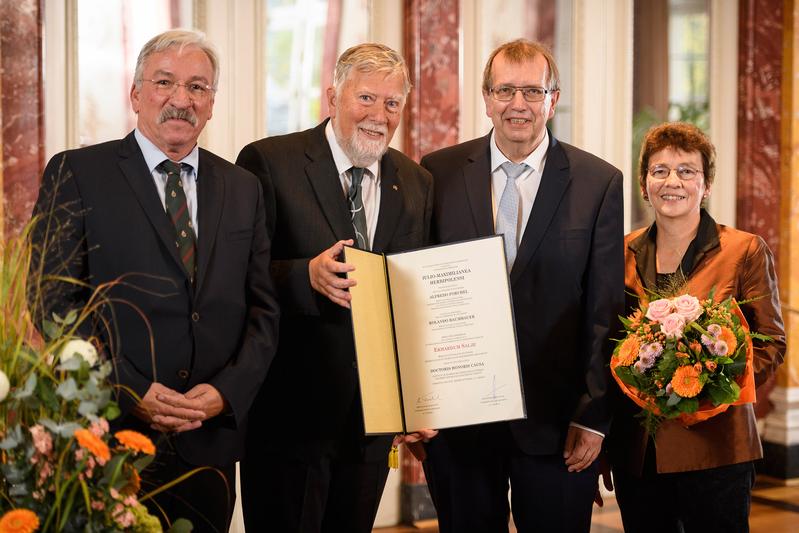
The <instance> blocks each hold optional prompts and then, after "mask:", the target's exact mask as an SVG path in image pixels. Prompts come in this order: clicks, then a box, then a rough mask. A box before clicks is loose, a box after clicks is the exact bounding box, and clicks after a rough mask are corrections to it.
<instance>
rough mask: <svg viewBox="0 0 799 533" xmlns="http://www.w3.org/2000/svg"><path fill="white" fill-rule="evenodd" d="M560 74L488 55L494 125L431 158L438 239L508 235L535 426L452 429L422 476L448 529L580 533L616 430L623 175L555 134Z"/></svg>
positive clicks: (501, 54) (514, 45) (514, 54)
mask: <svg viewBox="0 0 799 533" xmlns="http://www.w3.org/2000/svg"><path fill="white" fill-rule="evenodd" d="M558 83H559V80H558V70H557V66H556V65H555V61H554V59H553V58H552V55H551V54H550V52H549V51H548V50H547V49H546V48H545V47H543V46H542V45H540V44H538V43H534V42H531V41H527V40H517V41H513V42H509V43H506V44H503V45H502V46H500V47H499V48H497V49H496V50H494V52H493V53H492V54H491V56H490V57H489V59H488V63H487V65H486V67H485V71H484V74H483V99H484V101H485V105H486V114H487V115H488V116H489V117H491V120H492V122H493V124H494V128H493V130H492V131H491V132H490V133H489V134H488V135H486V136H485V137H482V138H478V139H475V140H472V141H468V142H465V143H463V144H459V145H457V146H453V147H450V148H446V149H444V150H440V151H437V152H434V153H432V154H429V155H427V156H426V157H425V158H424V159H422V166H424V167H425V168H427V169H428V170H430V172H431V173H432V174H433V178H434V187H435V191H436V193H435V202H434V208H433V228H434V231H433V240H435V241H438V242H440V243H446V242H452V241H458V240H462V239H470V238H475V237H481V236H486V235H491V234H494V233H501V234H503V235H504V237H505V253H506V259H507V263H508V272H509V276H510V283H511V290H512V293H513V306H514V312H515V317H516V334H517V340H518V345H519V354H520V360H521V361H520V362H521V370H522V377H523V381H524V394H525V401H526V407H527V418H526V419H523V420H514V421H509V422H502V423H496V424H486V425H481V426H473V427H467V428H460V429H451V430H442V431H441V432H440V434H439V436H438V437H436V438H435V439H433V440H432V441H431V442H430V443H429V444H427V445H426V450H427V454H428V457H427V460H426V461H425V472H426V474H427V479H428V482H429V485H430V490H431V494H432V496H433V501H434V503H435V505H436V509H437V511H438V516H439V526H440V528H441V531H442V532H463V531H492V532H498V531H507V530H508V518H509V512H510V508H509V503H508V485H509V484H510V486H511V488H512V490H511V502H510V504H511V506H512V509H513V518H514V521H515V524H516V527H517V529H518V531H520V532H524V531H568V532H573V531H584V532H588V531H589V529H590V521H591V505H592V500H593V497H594V495H595V493H596V490H597V467H596V464H595V459H596V458H597V455H598V454H599V451H600V448H601V445H602V440H603V438H604V435H605V434H606V433H607V431H608V427H609V424H610V418H609V409H608V406H607V400H608V394H607V389H608V386H609V379H610V376H609V373H608V368H607V366H608V362H609V359H610V355H611V352H612V348H611V345H610V343H609V341H608V339H609V337H611V336H613V334H615V333H616V331H617V329H618V326H617V320H618V319H617V316H618V315H619V314H620V313H621V312H622V310H623V304H624V254H623V248H622V246H623V244H622V243H623V234H624V231H623V214H624V211H623V207H622V175H621V172H620V171H619V170H618V169H616V168H614V167H613V166H611V165H609V164H608V163H606V162H604V161H602V160H600V159H598V158H596V157H594V156H592V155H591V154H588V153H586V152H584V151H582V150H579V149H577V148H575V147H573V146H570V145H568V144H565V143H561V142H559V141H558V140H557V139H556V138H555V137H554V136H553V135H552V133H551V132H549V131H548V130H547V128H546V122H547V120H549V119H550V118H552V116H553V115H554V114H555V106H556V105H557V102H558V97H559V94H560V93H559V87H558Z"/></svg>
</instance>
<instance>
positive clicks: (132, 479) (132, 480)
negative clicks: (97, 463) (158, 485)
mask: <svg viewBox="0 0 799 533" xmlns="http://www.w3.org/2000/svg"><path fill="white" fill-rule="evenodd" d="M122 468H123V470H124V471H125V472H127V474H128V482H127V483H126V484H125V486H123V487H122V488H121V489H119V492H121V493H122V494H125V495H130V494H136V493H137V492H139V489H141V477H140V476H139V472H137V471H136V468H135V467H134V466H133V465H131V464H127V463H126V464H125V465H124V466H123V467H122Z"/></svg>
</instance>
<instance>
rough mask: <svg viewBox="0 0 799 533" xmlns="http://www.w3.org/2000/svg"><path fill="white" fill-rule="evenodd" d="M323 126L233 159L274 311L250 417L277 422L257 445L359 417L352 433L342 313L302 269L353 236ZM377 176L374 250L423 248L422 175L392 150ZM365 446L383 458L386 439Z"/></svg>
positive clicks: (327, 443) (355, 399) (255, 146)
mask: <svg viewBox="0 0 799 533" xmlns="http://www.w3.org/2000/svg"><path fill="white" fill-rule="evenodd" d="M326 124H327V121H325V122H323V123H322V124H319V125H318V126H317V127H315V128H313V129H310V130H306V131H303V132H298V133H293V134H290V135H282V136H277V137H269V138H266V139H262V140H260V141H257V142H254V143H252V144H249V145H247V146H245V147H244V149H242V151H241V153H240V154H239V157H238V159H237V161H236V163H237V164H238V165H241V166H243V167H244V168H246V169H248V170H250V171H252V172H253V173H254V174H255V175H256V176H258V177H259V179H260V180H261V183H262V184H263V189H264V198H265V203H266V212H267V217H266V225H267V228H268V232H269V235H270V236H271V237H272V275H273V276H274V279H275V285H276V286H277V289H278V295H279V301H280V305H281V309H282V312H283V318H282V320H281V324H280V345H279V346H278V353H277V356H276V357H275V362H274V364H273V365H272V367H271V369H270V370H269V374H268V375H267V378H266V382H265V384H264V387H263V388H262V390H261V394H260V396H259V399H258V401H257V406H256V407H255V409H254V411H253V419H257V420H258V425H259V426H262V427H264V428H267V429H268V428H276V427H279V428H281V435H282V436H281V439H275V438H273V437H272V436H270V435H268V434H265V435H264V438H263V439H262V441H263V444H264V445H269V446H276V447H288V448H289V451H291V452H294V453H297V454H299V455H301V456H302V455H305V454H311V455H312V456H313V455H316V454H318V453H320V452H323V451H325V450H327V449H329V448H330V447H331V446H333V445H334V443H335V442H336V441H337V440H338V439H339V438H341V437H342V428H344V427H345V425H346V424H347V422H348V419H351V418H352V417H353V416H355V417H356V418H357V419H359V420H361V427H360V429H358V430H356V431H360V435H363V428H362V414H361V413H360V409H361V407H360V397H359V393H358V376H357V370H356V363H355V348H354V345H353V339H352V321H351V318H350V311H349V310H348V309H345V308H343V307H340V306H338V305H336V304H334V303H332V302H330V301H329V300H328V299H327V298H326V297H323V296H321V295H320V294H318V293H316V292H315V291H314V290H313V289H312V288H311V285H310V278H309V274H308V263H309V261H310V260H311V259H312V258H314V257H316V256H317V255H318V254H320V253H321V252H322V251H324V250H326V249H327V248H329V247H330V246H332V245H333V244H334V243H335V242H336V241H338V240H341V239H354V238H355V232H354V230H353V227H352V223H351V221H350V213H349V208H348V206H347V202H346V198H345V196H344V192H343V190H342V187H341V181H340V179H339V175H338V172H337V170H336V166H335V163H334V161H333V155H332V152H331V151H330V146H329V144H328V142H327V139H326V137H325V126H326ZM380 174H381V175H380V211H379V215H378V223H377V229H376V230H375V236H374V244H373V251H375V252H398V251H402V250H406V249H410V248H417V247H420V246H423V245H425V244H426V243H427V241H428V235H429V228H430V216H431V212H432V203H433V190H432V179H431V177H430V175H429V174H428V173H427V172H426V171H425V170H424V169H422V168H421V167H419V166H418V165H417V164H416V163H414V162H413V161H411V160H410V159H408V158H407V157H405V156H404V155H402V154H401V153H400V152H398V151H396V150H393V149H389V150H388V152H387V153H386V154H385V155H384V156H383V157H382V159H381V162H380ZM354 277H355V279H357V272H356V273H355V276H354ZM353 409H356V410H358V412H357V413H355V414H353V413H352V410H353ZM256 413H257V414H256ZM284 437H285V442H278V441H279V440H282V439H283V438H284ZM356 437H357V435H356ZM364 443H365V444H364V450H363V451H364V452H365V453H366V455H367V456H369V457H375V458H376V457H385V454H386V452H387V446H388V441H387V440H386V439H378V442H375V441H374V439H366V440H365V441H364Z"/></svg>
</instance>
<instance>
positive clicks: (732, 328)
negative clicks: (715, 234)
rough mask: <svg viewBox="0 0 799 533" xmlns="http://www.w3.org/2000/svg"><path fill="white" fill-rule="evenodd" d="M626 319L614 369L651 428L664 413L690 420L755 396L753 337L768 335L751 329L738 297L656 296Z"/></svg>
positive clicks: (653, 430)
mask: <svg viewBox="0 0 799 533" xmlns="http://www.w3.org/2000/svg"><path fill="white" fill-rule="evenodd" d="M621 320H622V323H623V325H624V332H625V334H626V335H625V336H624V338H622V339H621V340H619V341H618V343H617V345H616V348H615V350H614V352H613V357H612V358H611V363H610V366H611V371H612V374H613V377H614V378H615V379H616V382H617V383H618V384H619V386H620V387H621V389H622V391H623V392H624V394H625V395H627V396H628V397H629V398H630V399H632V400H633V401H634V402H635V403H636V404H637V405H638V406H639V407H641V408H642V409H643V411H642V413H641V417H642V419H643V420H642V423H643V424H644V427H646V428H647V429H648V430H649V432H650V434H652V435H654V434H655V433H656V431H657V427H658V425H659V424H660V422H662V421H663V420H666V419H677V420H679V421H680V422H681V423H682V424H683V425H686V426H690V425H692V424H696V423H698V422H702V421H704V420H707V419H708V418H710V417H713V416H715V415H717V414H719V413H722V412H724V411H725V410H727V408H728V407H729V406H730V405H738V404H743V403H751V402H753V401H754V400H755V386H754V373H753V370H752V339H753V338H756V339H760V340H768V339H769V337H767V336H765V335H759V334H757V333H753V332H751V331H749V326H748V324H747V323H746V319H745V318H744V316H743V314H742V313H741V311H740V309H739V307H738V304H737V303H736V302H735V300H733V299H731V298H728V299H726V300H724V301H722V302H720V303H717V302H714V301H713V295H712V294H711V295H710V296H709V297H708V299H706V300H702V301H700V300H699V299H697V298H696V297H694V296H691V295H690V294H683V295H681V296H677V297H674V298H659V299H655V300H653V301H651V302H649V303H648V304H647V303H646V302H642V303H641V305H640V307H639V308H638V309H636V310H635V312H633V313H632V314H631V315H630V316H628V317H626V318H625V317H621Z"/></svg>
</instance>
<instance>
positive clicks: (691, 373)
mask: <svg viewBox="0 0 799 533" xmlns="http://www.w3.org/2000/svg"><path fill="white" fill-rule="evenodd" d="M671 388H672V389H674V392H676V393H677V394H678V395H680V396H682V397H683V398H693V397H694V396H696V395H697V394H699V393H700V392H701V390H702V382H700V381H699V371H698V370H697V369H696V368H694V367H693V366H692V365H686V366H681V367H679V368H678V369H677V370H675V371H674V376H673V377H672V378H671Z"/></svg>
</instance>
